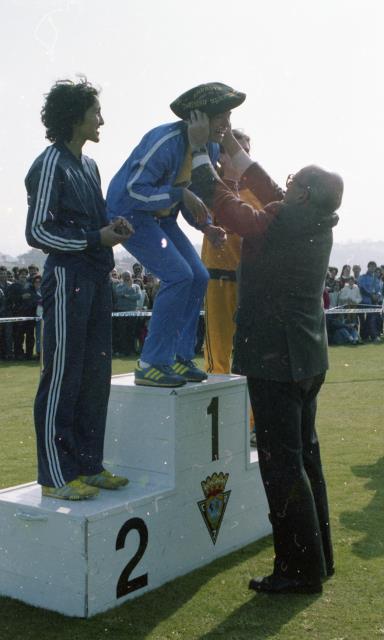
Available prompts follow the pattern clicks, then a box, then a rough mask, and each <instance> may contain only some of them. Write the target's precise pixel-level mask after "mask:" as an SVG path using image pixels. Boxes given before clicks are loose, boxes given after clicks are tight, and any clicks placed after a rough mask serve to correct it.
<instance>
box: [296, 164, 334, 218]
mask: <svg viewBox="0 0 384 640" xmlns="http://www.w3.org/2000/svg"><path fill="white" fill-rule="evenodd" d="M293 182H296V183H297V185H298V186H299V187H302V188H303V189H306V190H307V192H308V195H309V198H308V199H309V201H310V202H311V203H312V204H313V205H315V206H316V207H319V208H320V209H323V210H325V211H330V212H332V211H336V210H337V209H338V208H339V207H340V205H341V200H342V197H343V190H344V183H343V180H342V178H341V177H340V176H339V175H338V174H337V173H330V172H329V171H325V170H324V169H321V167H317V166H316V165H309V166H308V167H304V168H303V169H300V171H298V172H297V173H296V174H295V176H294V178H293Z"/></svg>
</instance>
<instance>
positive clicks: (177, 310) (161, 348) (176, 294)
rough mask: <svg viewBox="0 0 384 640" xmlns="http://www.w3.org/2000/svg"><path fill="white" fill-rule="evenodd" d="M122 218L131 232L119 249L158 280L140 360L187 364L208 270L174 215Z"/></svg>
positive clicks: (193, 352) (193, 347) (142, 214)
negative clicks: (178, 360)
mask: <svg viewBox="0 0 384 640" xmlns="http://www.w3.org/2000/svg"><path fill="white" fill-rule="evenodd" d="M128 219H129V221H130V222H131V223H132V225H133V227H134V229H135V233H134V234H133V235H132V237H131V238H129V240H127V241H126V242H125V243H124V246H125V248H126V249H127V251H129V253H131V254H132V255H134V256H135V258H136V259H137V260H138V261H139V262H141V263H142V264H143V265H144V267H145V268H146V269H147V270H148V271H150V272H151V273H153V274H154V275H156V276H157V277H158V278H159V279H160V282H161V284H160V289H159V291H158V293H157V295H156V298H155V303H154V306H153V310H152V318H151V322H150V325H149V333H148V336H147V337H146V339H145V343H144V347H143V350H142V352H141V359H142V360H143V361H144V362H148V363H149V364H161V365H164V364H168V365H169V364H173V363H174V360H175V356H176V355H177V356H180V357H181V358H183V359H185V360H190V359H191V358H193V357H194V355H195V342H196V332H197V323H198V320H199V314H200V310H201V307H202V303H203V299H204V294H205V290H206V288H207V283H208V280H209V274H208V271H207V270H206V268H205V267H204V265H203V263H202V262H201V260H200V258H199V256H198V255H197V253H196V250H195V249H194V247H193V246H192V244H191V243H190V241H189V240H188V238H187V237H186V236H185V234H184V233H183V232H182V230H181V229H180V227H179V226H178V224H177V222H176V219H175V218H174V217H172V216H170V217H168V218H163V219H161V221H160V222H159V221H158V220H157V219H156V218H154V217H153V216H151V215H149V214H145V213H140V214H132V215H131V216H128Z"/></svg>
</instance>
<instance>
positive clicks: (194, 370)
mask: <svg viewBox="0 0 384 640" xmlns="http://www.w3.org/2000/svg"><path fill="white" fill-rule="evenodd" d="M172 369H173V371H174V372H175V373H177V374H178V375H179V376H183V378H184V379H185V380H186V381H187V382H203V380H207V378H208V375H207V374H206V373H205V371H203V370H202V369H199V367H197V366H196V364H195V363H194V362H193V360H183V358H180V357H179V356H177V357H176V362H175V364H173V365H172Z"/></svg>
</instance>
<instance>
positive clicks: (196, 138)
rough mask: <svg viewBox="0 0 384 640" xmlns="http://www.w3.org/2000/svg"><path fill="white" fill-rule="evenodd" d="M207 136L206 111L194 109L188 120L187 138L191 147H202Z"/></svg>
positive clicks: (205, 142) (207, 121) (206, 140)
mask: <svg viewBox="0 0 384 640" xmlns="http://www.w3.org/2000/svg"><path fill="white" fill-rule="evenodd" d="M208 138H209V118H208V116H207V114H206V113H203V112H202V111H199V110H198V109H195V111H191V115H190V118H189V121H188V139H189V144H190V145H191V147H192V149H193V148H199V147H203V146H204V145H205V144H207V142H208Z"/></svg>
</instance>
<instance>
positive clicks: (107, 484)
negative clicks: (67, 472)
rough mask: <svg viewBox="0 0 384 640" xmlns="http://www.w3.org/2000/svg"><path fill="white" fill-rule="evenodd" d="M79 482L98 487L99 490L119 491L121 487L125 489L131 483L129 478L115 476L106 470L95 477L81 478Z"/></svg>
mask: <svg viewBox="0 0 384 640" xmlns="http://www.w3.org/2000/svg"><path fill="white" fill-rule="evenodd" d="M78 480H80V481H81V482H84V483H85V484H87V485H90V486H91V487H98V488H99V489H119V488H120V487H125V486H126V485H127V484H128V482H129V480H128V478H124V477H123V476H115V475H114V474H113V473H111V472H110V471H107V470H106V469H104V470H103V471H101V472H100V473H96V475H94V476H79V477H78Z"/></svg>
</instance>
